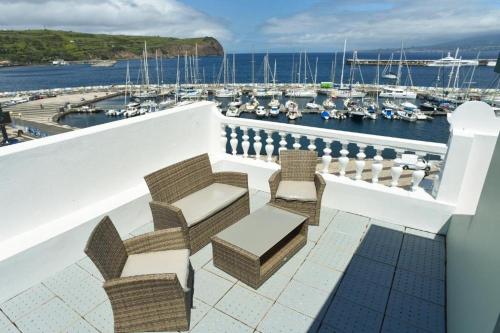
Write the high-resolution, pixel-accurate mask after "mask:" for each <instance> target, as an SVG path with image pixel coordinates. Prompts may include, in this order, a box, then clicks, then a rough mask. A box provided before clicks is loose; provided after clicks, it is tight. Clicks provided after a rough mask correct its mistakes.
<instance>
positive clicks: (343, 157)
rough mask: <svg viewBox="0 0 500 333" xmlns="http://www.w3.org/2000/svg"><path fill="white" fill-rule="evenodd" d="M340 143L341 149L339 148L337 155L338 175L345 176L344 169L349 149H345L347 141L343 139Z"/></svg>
mask: <svg viewBox="0 0 500 333" xmlns="http://www.w3.org/2000/svg"><path fill="white" fill-rule="evenodd" d="M340 143H341V144H342V149H341V150H340V155H341V156H340V157H339V167H340V171H339V173H340V176H342V177H345V169H346V168H347V163H349V157H347V155H349V150H347V145H348V143H347V142H345V141H341V142H340Z"/></svg>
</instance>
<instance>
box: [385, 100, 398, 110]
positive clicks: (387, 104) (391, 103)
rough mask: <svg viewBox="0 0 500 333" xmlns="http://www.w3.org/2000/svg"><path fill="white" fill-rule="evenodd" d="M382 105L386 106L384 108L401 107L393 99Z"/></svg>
mask: <svg viewBox="0 0 500 333" xmlns="http://www.w3.org/2000/svg"><path fill="white" fill-rule="evenodd" d="M382 105H383V106H384V108H386V109H399V105H397V104H396V103H394V102H393V101H390V100H385V101H384V102H383V103H382Z"/></svg>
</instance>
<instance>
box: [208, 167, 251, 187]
mask: <svg viewBox="0 0 500 333" xmlns="http://www.w3.org/2000/svg"><path fill="white" fill-rule="evenodd" d="M214 182H215V183H221V184H227V185H233V186H238V187H243V188H246V189H248V175H247V174H246V173H243V172H232V171H224V172H214Z"/></svg>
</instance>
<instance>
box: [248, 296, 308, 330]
mask: <svg viewBox="0 0 500 333" xmlns="http://www.w3.org/2000/svg"><path fill="white" fill-rule="evenodd" d="M317 326H318V321H317V320H315V319H313V318H311V317H309V316H306V315H303V314H302V313H298V312H297V311H294V310H292V309H290V308H288V307H286V306H283V305H281V304H279V303H275V304H274V305H273V307H272V308H271V310H269V312H268V313H267V314H266V316H265V317H264V319H263V320H262V322H261V323H260V324H259V326H258V327H257V331H259V332H262V333H304V332H316V329H317Z"/></svg>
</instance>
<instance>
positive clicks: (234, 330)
mask: <svg viewBox="0 0 500 333" xmlns="http://www.w3.org/2000/svg"><path fill="white" fill-rule="evenodd" d="M191 332H193V333H250V332H253V329H252V328H250V327H248V326H246V325H245V324H243V323H242V322H240V321H237V320H236V319H234V318H231V317H229V316H228V315H226V314H224V313H222V312H220V311H219V310H216V309H214V308H212V309H211V310H210V311H208V313H207V315H206V316H205V317H204V318H203V319H202V320H201V321H200V322H199V323H198V325H196V326H195V328H194V329H193V330H192V331H191Z"/></svg>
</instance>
